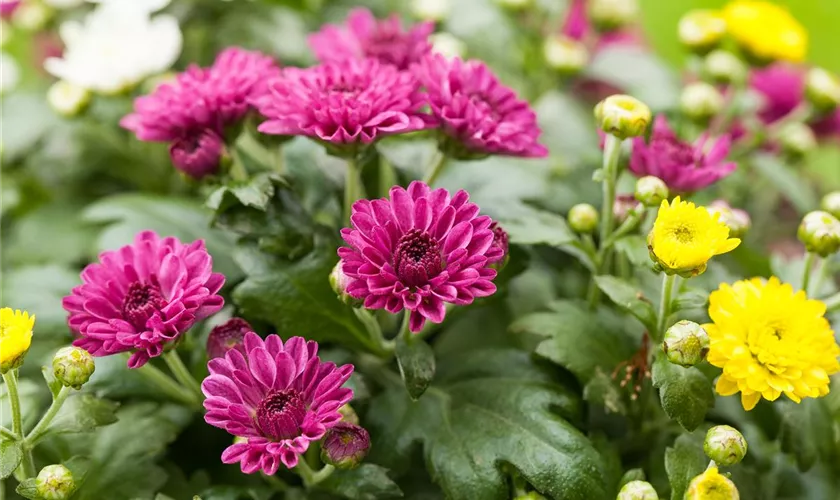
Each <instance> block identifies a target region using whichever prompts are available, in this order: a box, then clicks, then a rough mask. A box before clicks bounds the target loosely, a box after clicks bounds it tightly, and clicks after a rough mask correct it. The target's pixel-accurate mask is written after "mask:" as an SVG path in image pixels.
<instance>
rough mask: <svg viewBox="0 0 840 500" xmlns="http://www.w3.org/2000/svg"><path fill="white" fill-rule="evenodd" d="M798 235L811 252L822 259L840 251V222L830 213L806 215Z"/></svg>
mask: <svg viewBox="0 0 840 500" xmlns="http://www.w3.org/2000/svg"><path fill="white" fill-rule="evenodd" d="M796 235H797V236H798V237H799V241H801V242H802V243H804V244H805V248H806V249H807V250H808V251H809V252H812V253H815V254H817V255H819V256H821V257H828V256H829V255H831V254H833V253H835V252H837V250H838V249H840V221H838V220H837V218H836V217H834V216H833V215H831V214H830V213H828V212H823V211H821V210H816V211H814V212H810V213H808V214H806V215H805V217H803V218H802V223H801V224H799V230H798V231H797V233H796Z"/></svg>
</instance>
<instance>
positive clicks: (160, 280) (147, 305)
mask: <svg viewBox="0 0 840 500" xmlns="http://www.w3.org/2000/svg"><path fill="white" fill-rule="evenodd" d="M212 266H213V259H212V257H210V254H209V253H207V250H206V249H205V248H204V241H203V240H198V241H194V242H193V243H190V244H188V245H185V244H182V243H181V242H180V241H178V239H177V238H174V237H168V238H160V237H158V235H157V234H155V233H154V232H152V231H143V232H141V233H139V234H138V235H137V236H136V237H135V238H134V243H133V244H131V245H126V246H124V247H122V248H120V249H119V250H112V251H108V252H103V253H102V254H100V255H99V262H98V263H95V264H90V265H88V266H87V267H85V269H84V270H83V271H82V282H83V283H82V285H80V286H77V287H76V288H74V289H73V290H72V292H71V295H69V296H67V297H64V300H63V301H62V305H63V306H64V309H65V310H66V311H67V312H68V313H69V318H68V324H69V325H70V329H71V330H73V331H74V332H76V333H78V335H79V337H78V338H77V339H76V340H75V341H73V345H75V346H77V347H81V348H83V349H85V350H87V351H88V352H90V353H91V354H93V355H94V356H108V355H111V354H117V353H120V352H132V353H133V354H132V355H131V358H129V360H128V366H129V368H138V367H140V366H143V365H144V364H146V362H147V361H149V359H150V358H154V357H156V356H160V355H161V354H162V353H163V350H164V348H165V347H166V345H167V344H169V343H172V342H174V341H175V340H177V339H178V338H179V337H180V336H181V335H183V334H184V332H186V331H187V330H189V329H190V327H191V326H192V325H193V324H194V323H195V322H196V321H199V320H201V319H204V318H206V317H208V316H210V315H211V314H213V313H216V312H218V311H219V309H221V308H222V306H223V305H224V299H223V298H222V297H221V296H220V295H218V292H219V289H221V288H222V285H223V284H224V282H225V277H224V276H222V275H221V274H218V273H214V272H213V269H212Z"/></svg>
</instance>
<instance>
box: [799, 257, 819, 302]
mask: <svg viewBox="0 0 840 500" xmlns="http://www.w3.org/2000/svg"><path fill="white" fill-rule="evenodd" d="M816 260H817V256H816V255H815V254H814V253H812V252H808V253H807V254H806V255H805V268H804V269H803V271H802V291H804V292H805V295H808V285H810V284H811V273H812V271H813V270H814V263H815V262H816Z"/></svg>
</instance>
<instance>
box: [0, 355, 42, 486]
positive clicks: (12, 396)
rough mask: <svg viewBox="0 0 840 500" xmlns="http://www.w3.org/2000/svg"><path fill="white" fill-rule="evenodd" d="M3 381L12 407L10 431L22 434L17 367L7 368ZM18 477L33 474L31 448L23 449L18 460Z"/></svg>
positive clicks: (25, 477) (28, 476) (27, 476)
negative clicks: (21, 457)
mask: <svg viewBox="0 0 840 500" xmlns="http://www.w3.org/2000/svg"><path fill="white" fill-rule="evenodd" d="M3 381H4V382H6V391H7V392H8V393H9V405H10V406H11V407H12V432H14V433H15V434H17V435H18V436H23V421H22V420H21V415H20V393H18V385H17V369H14V370H9V371H8V372H6V373H4V374H3ZM19 471H20V476H21V477H20V479H21V480H22V479H28V478H30V477H34V476H35V461H34V460H32V450H29V449H24V450H23V459H22V460H21V462H20V468H19Z"/></svg>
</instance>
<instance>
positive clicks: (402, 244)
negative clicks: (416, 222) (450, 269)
mask: <svg viewBox="0 0 840 500" xmlns="http://www.w3.org/2000/svg"><path fill="white" fill-rule="evenodd" d="M394 269H395V270H396V271H397V276H398V277H399V278H400V281H402V282H403V284H404V285H406V286H415V287H419V286H423V285H425V284H426V283H428V281H429V280H430V279H431V278H434V277H435V276H437V275H438V274H440V272H441V271H442V270H443V258H442V257H441V254H440V244H439V243H438V242H437V240H436V239H434V238H433V237H432V235H430V234H429V233H427V232H425V231H420V230H419V229H412V230H410V231H409V232H407V233H405V234H404V235H403V236H402V238H400V240H399V241H398V242H397V250H396V252H394Z"/></svg>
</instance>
